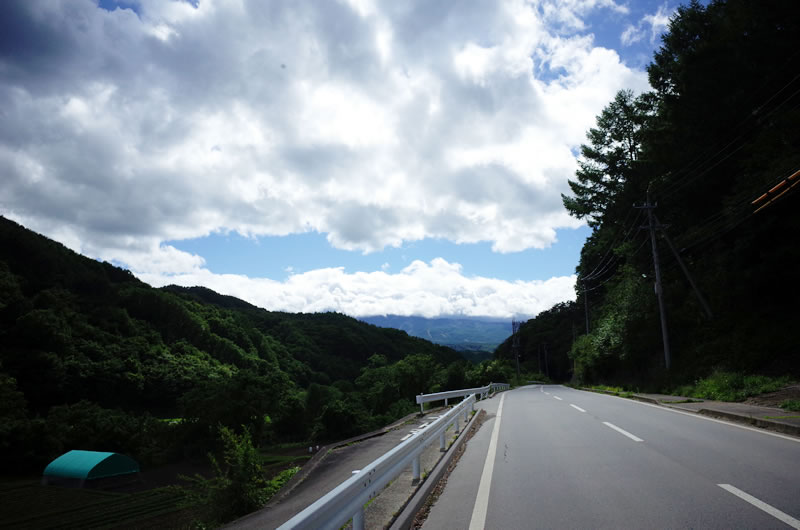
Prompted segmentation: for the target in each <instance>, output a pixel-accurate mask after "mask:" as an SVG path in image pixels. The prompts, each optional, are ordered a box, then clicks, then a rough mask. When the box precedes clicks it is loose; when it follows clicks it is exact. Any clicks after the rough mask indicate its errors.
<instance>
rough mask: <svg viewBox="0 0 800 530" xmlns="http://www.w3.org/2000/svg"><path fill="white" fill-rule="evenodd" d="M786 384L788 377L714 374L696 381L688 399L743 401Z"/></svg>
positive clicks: (734, 373)
mask: <svg viewBox="0 0 800 530" xmlns="http://www.w3.org/2000/svg"><path fill="white" fill-rule="evenodd" d="M788 383H789V377H788V376H784V377H777V378H773V377H767V376H765V375H744V374H741V373H736V372H714V373H713V374H711V375H710V376H709V377H707V378H705V379H701V380H699V381H697V382H696V383H695V386H694V389H693V390H692V391H691V395H690V396H688V397H698V398H703V399H713V400H716V401H744V400H745V399H747V398H748V397H750V396H757V395H758V394H763V393H765V392H774V391H776V390H780V389H781V388H783V387H784V386H786V385H787V384H788ZM683 389H684V388H682V389H681V390H683Z"/></svg>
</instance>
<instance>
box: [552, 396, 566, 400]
mask: <svg viewBox="0 0 800 530" xmlns="http://www.w3.org/2000/svg"><path fill="white" fill-rule="evenodd" d="M553 397H554V398H556V399H557V400H559V401H564V400H563V399H561V398H560V397H558V396H553Z"/></svg>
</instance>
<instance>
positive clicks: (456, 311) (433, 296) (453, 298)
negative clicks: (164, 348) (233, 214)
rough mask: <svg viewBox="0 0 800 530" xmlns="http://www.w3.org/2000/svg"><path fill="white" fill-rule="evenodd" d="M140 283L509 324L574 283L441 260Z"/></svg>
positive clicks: (146, 276) (293, 303)
mask: <svg viewBox="0 0 800 530" xmlns="http://www.w3.org/2000/svg"><path fill="white" fill-rule="evenodd" d="M138 276H139V278H141V279H142V280H144V281H146V282H148V283H150V284H151V285H154V286H164V285H169V284H175V285H183V286H187V287H189V286H193V285H204V286H206V287H209V288H211V289H214V290H215V291H217V292H220V293H223V294H228V295H231V296H235V297H237V298H241V299H242V300H246V301H248V302H250V303H252V304H254V305H257V306H260V307H265V308H267V309H270V310H274V311H289V312H304V313H312V312H322V311H338V312H341V313H346V314H348V315H351V316H371V315H385V314H397V315H420V316H426V317H437V316H440V315H457V316H488V317H500V318H511V317H512V316H514V315H517V316H519V315H526V316H533V315H536V314H537V313H539V312H540V311H543V310H545V309H549V308H550V307H552V306H553V305H554V304H556V303H559V302H564V301H567V300H573V299H574V298H575V292H574V286H575V276H563V277H555V278H550V279H549V280H545V281H529V282H523V281H516V282H509V281H503V280H497V279H492V278H482V277H467V276H464V275H463V274H462V273H461V266H460V265H459V264H457V263H448V262H447V261H445V260H443V259H441V258H437V259H434V260H432V261H431V262H430V263H424V262H422V261H414V262H412V263H411V264H410V265H408V266H407V267H405V268H404V269H403V270H401V271H400V272H398V273H397V274H388V273H386V272H383V271H381V272H356V273H352V274H348V273H345V272H344V270H343V269H342V268H330V269H319V270H314V271H309V272H304V273H297V274H293V275H291V276H290V277H289V278H288V279H286V280H285V281H283V282H279V281H275V280H271V279H266V278H249V277H247V276H243V275H233V274H213V273H211V272H210V271H208V270H207V269H204V268H200V267H198V268H196V269H195V270H193V271H191V272H183V273H180V274H169V275H167V274H161V273H157V272H148V273H140V274H138Z"/></svg>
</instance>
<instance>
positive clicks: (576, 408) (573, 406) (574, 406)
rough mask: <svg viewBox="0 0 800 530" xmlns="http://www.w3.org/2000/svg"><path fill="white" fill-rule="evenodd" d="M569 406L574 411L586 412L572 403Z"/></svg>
mask: <svg viewBox="0 0 800 530" xmlns="http://www.w3.org/2000/svg"><path fill="white" fill-rule="evenodd" d="M569 406H570V407H572V408H573V409H575V410H579V411H581V412H586V411H585V410H583V409H582V408H580V407H579V406H578V405H573V404H572V403H570V404H569Z"/></svg>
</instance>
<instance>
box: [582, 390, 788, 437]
mask: <svg viewBox="0 0 800 530" xmlns="http://www.w3.org/2000/svg"><path fill="white" fill-rule="evenodd" d="M580 392H586V391H585V390H580ZM591 394H592V395H594V396H598V397H601V398H608V399H623V398H619V397H617V396H609V395H606V394H596V393H593V392H592V393H591ZM625 401H626V402H627V403H631V404H633V405H641V406H643V407H651V408H654V409H658V410H663V411H664V412H671V413H673V414H681V415H683V416H689V417H690V418H695V419H698V420H703V421H711V422H714V423H720V424H722V425H729V426H731V427H736V428H737V429H742V430H745V431H751V432H757V433H759V434H766V435H767V436H772V437H774V438H783V439H784V440H789V441H790V442H797V443H800V438H795V437H793V436H786V435H785V434H779V433H777V432H770V431H765V430H764V429H757V428H755V427H748V426H747V425H741V424H739V423H733V422H730V421H724V420H718V419H716V418H709V417H708V416H701V415H700V414H697V413H696V412H684V411H682V410H675V409H674V408H670V407H664V406H662V405H653V404H652V403H642V402H641V401H631V400H630V399H627V400H625Z"/></svg>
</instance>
